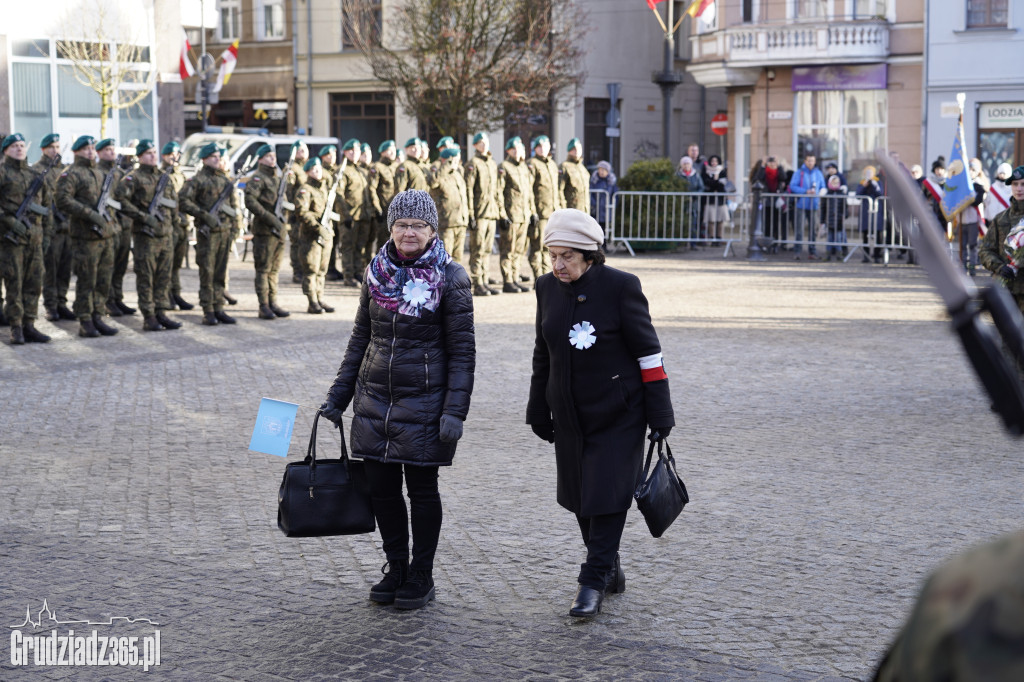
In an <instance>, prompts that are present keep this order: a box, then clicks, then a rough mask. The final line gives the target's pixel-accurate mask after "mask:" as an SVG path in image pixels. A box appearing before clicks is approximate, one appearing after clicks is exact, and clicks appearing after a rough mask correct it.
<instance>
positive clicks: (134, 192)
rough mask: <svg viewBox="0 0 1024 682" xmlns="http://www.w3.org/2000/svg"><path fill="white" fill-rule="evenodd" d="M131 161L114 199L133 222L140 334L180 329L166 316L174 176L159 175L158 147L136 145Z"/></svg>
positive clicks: (177, 218) (168, 173) (175, 201)
mask: <svg viewBox="0 0 1024 682" xmlns="http://www.w3.org/2000/svg"><path fill="white" fill-rule="evenodd" d="M135 156H136V157H137V158H138V160H139V167H138V168H137V169H135V170H133V171H129V172H128V173H126V174H125V176H124V177H123V178H122V179H121V182H120V183H119V184H118V186H117V199H118V201H119V202H120V203H121V213H122V214H123V215H125V216H128V218H129V219H130V220H131V226H132V227H131V231H132V241H133V249H132V254H133V256H134V263H135V289H136V292H137V293H138V296H139V308H140V309H141V310H142V317H143V322H142V329H143V330H144V331H151V332H158V331H161V330H162V329H179V328H180V327H181V322H177V321H175V320H172V319H171V318H169V317H167V309H168V307H169V305H170V288H171V257H172V254H173V235H174V232H175V231H176V230H177V229H178V226H177V223H178V222H179V221H180V220H181V217H180V216H179V214H178V192H177V191H176V190H175V189H174V183H173V182H171V173H172V172H173V171H171V170H167V171H164V172H161V171H160V169H159V168H157V162H158V159H157V152H156V144H154V143H153V141H152V140H139V143H138V145H136V147H135ZM151 207H152V210H151Z"/></svg>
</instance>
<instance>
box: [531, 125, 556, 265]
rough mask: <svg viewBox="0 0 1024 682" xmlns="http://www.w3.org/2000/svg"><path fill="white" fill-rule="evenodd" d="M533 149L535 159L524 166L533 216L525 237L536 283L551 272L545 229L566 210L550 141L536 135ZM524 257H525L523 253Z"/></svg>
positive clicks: (544, 136) (546, 137) (545, 137)
mask: <svg viewBox="0 0 1024 682" xmlns="http://www.w3.org/2000/svg"><path fill="white" fill-rule="evenodd" d="M532 146H533V154H534V156H533V158H531V159H530V160H529V161H527V162H526V165H527V166H528V167H529V168H530V179H531V181H532V185H533V204H534V213H533V215H531V216H530V224H529V227H528V229H527V235H526V237H527V245H528V246H529V249H530V268H531V269H532V270H533V279H534V281H536V279H537V278H538V277H540V276H541V275H543V274H545V273H548V272H551V256H549V255H548V250H547V249H545V248H544V245H543V244H542V243H541V237H542V236H543V235H544V228H545V227H547V224H548V218H550V217H551V214H552V213H554V212H555V211H557V210H558V209H560V208H565V205H564V204H563V201H562V194H561V192H559V191H558V164H557V163H555V160H554V159H552V158H551V156H550V154H551V140H549V139H548V136H547V135H539V136H538V137H536V138H534V140H533V145H532ZM523 255H526V253H525V251H524V253H523ZM524 281H525V280H524Z"/></svg>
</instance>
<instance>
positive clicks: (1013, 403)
mask: <svg viewBox="0 0 1024 682" xmlns="http://www.w3.org/2000/svg"><path fill="white" fill-rule="evenodd" d="M875 155H876V156H877V157H878V162H879V165H880V166H881V167H882V169H883V170H884V171H885V175H886V178H887V180H888V189H889V196H890V199H891V201H892V207H893V211H895V213H896V217H897V218H898V219H899V220H900V221H902V222H903V223H904V224H906V225H912V224H913V222H914V221H915V220H916V222H917V226H915V227H914V229H913V237H914V240H913V241H914V248H915V249H916V251H917V254H918V256H919V258H920V260H921V264H922V265H923V266H924V268H925V270H926V271H927V272H928V276H929V277H930V278H931V280H932V284H934V285H935V288H936V289H937V290H938V292H939V295H940V296H941V297H942V300H943V302H945V304H946V309H947V310H948V311H949V314H950V316H951V317H952V318H953V319H952V322H953V327H954V328H955V329H956V331H957V334H958V335H959V336H960V341H961V343H962V344H963V347H964V351H965V352H966V353H967V356H968V358H970V360H971V364H972V365H974V371H975V373H977V375H978V378H979V379H981V382H982V384H983V385H984V386H985V389H986V390H987V391H988V395H989V397H990V398H991V400H992V409H993V410H994V411H995V412H997V413H998V414H999V416H1000V417H1002V420H1003V425H1004V426H1005V427H1006V430H1007V431H1008V432H1009V433H1011V434H1013V435H1015V436H1020V435H1024V385H1022V382H1021V378H1020V375H1019V374H1018V370H1017V367H1018V366H1024V318H1022V317H1021V314H1020V310H1019V309H1018V307H1017V304H1016V303H1015V302H1014V300H1013V298H1012V297H1011V296H1010V293H1009V292H1008V291H1007V290H1006V288H1005V287H1003V286H1002V285H999V284H995V285H990V286H988V287H985V288H984V289H982V291H981V293H980V294H979V293H978V289H977V287H975V285H974V282H972V281H971V279H970V278H969V277H968V276H967V274H966V273H965V272H964V271H963V268H962V267H959V266H957V265H956V264H955V263H954V262H953V260H952V259H951V258H950V257H949V253H948V251H947V247H946V242H945V240H944V239H942V238H940V236H939V233H938V232H937V231H936V230H933V229H931V224H932V221H934V220H935V215H934V214H933V213H932V211H931V209H930V208H928V206H927V205H926V204H925V203H924V197H923V195H922V194H921V190H920V189H919V188H918V187H917V184H916V183H915V182H914V180H913V178H911V177H910V173H909V172H907V169H906V168H903V167H902V166H900V165H899V164H898V163H896V161H894V160H893V159H891V158H889V155H888V154H887V153H886V152H885V150H881V149H880V150H878V151H876V152H875ZM921 228H924V229H921ZM983 311H988V312H989V313H990V314H991V315H992V321H993V322H995V331H993V328H992V327H991V326H989V325H986V324H984V323H983V322H982V319H981V313H982V312H983ZM1004 348H1005V349H1006V350H1004Z"/></svg>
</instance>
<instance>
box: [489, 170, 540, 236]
mask: <svg viewBox="0 0 1024 682" xmlns="http://www.w3.org/2000/svg"><path fill="white" fill-rule="evenodd" d="M498 194H499V195H500V196H501V199H502V201H501V203H500V204H499V205H498V210H499V212H500V213H501V217H502V218H504V219H505V220H508V221H510V222H513V223H525V222H527V221H528V220H529V219H530V216H531V215H533V214H534V213H536V209H535V208H534V203H533V182H532V181H531V178H530V169H529V168H528V167H527V166H526V162H525V161H513V160H512V159H511V158H509V157H505V160H504V161H502V162H501V165H500V166H498Z"/></svg>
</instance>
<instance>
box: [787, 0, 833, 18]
mask: <svg viewBox="0 0 1024 682" xmlns="http://www.w3.org/2000/svg"><path fill="white" fill-rule="evenodd" d="M793 18H794V19H826V18H828V8H827V7H826V6H825V3H824V2H822V0H793Z"/></svg>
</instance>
